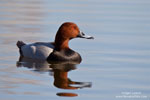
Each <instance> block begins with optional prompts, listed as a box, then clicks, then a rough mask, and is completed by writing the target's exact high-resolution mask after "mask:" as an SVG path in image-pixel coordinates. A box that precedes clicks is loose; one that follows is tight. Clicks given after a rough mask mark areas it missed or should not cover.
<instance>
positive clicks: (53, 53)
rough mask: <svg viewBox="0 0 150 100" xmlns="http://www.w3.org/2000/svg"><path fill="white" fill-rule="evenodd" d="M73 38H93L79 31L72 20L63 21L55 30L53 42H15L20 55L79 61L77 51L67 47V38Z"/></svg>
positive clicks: (48, 59) (42, 58)
mask: <svg viewBox="0 0 150 100" xmlns="http://www.w3.org/2000/svg"><path fill="white" fill-rule="evenodd" d="M73 38H85V39H94V38H93V37H92V36H87V35H85V34H84V33H83V32H81V31H80V30H79V28H78V26H77V25H76V24H75V23H73V22H65V23H63V24H62V25H61V26H60V28H59V29H58V31H57V34H56V37H55V41H54V42H36V43H32V44H26V43H24V42H22V41H18V42H17V44H16V45H17V46H18V48H19V51H20V56H21V57H27V58H31V59H40V60H47V61H78V62H81V56H80V54H79V53H77V52H75V51H73V50H72V49H70V48H69V46H68V43H69V40H71V39H73Z"/></svg>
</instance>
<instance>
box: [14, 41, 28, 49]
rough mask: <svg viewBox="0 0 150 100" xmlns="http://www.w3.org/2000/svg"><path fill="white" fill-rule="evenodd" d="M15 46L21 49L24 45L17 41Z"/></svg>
mask: <svg viewBox="0 0 150 100" xmlns="http://www.w3.org/2000/svg"><path fill="white" fill-rule="evenodd" d="M16 45H17V47H18V48H21V47H22V46H24V45H26V44H25V43H24V42H22V41H18V42H17V43H16Z"/></svg>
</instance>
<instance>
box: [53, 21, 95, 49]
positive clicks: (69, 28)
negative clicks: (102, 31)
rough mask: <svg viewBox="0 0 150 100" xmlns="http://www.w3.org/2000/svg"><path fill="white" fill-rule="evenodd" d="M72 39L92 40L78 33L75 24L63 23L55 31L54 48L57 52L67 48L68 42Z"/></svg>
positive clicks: (80, 32)
mask: <svg viewBox="0 0 150 100" xmlns="http://www.w3.org/2000/svg"><path fill="white" fill-rule="evenodd" d="M73 38H85V39H94V38H93V37H92V36H88V35H85V34H84V33H83V32H82V31H80V30H79V28H78V26H77V25H76V24H75V23H73V22H65V23H63V24H62V25H61V26H60V28H59V29H58V31H57V34H56V37H55V48H57V49H58V50H60V49H65V48H69V46H68V42H69V40H71V39H73Z"/></svg>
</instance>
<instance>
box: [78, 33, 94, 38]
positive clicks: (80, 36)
mask: <svg viewBox="0 0 150 100" xmlns="http://www.w3.org/2000/svg"><path fill="white" fill-rule="evenodd" d="M77 37H78V38H85V39H94V37H92V36H89V35H85V34H84V33H83V32H81V31H80V32H79V34H78V36H77Z"/></svg>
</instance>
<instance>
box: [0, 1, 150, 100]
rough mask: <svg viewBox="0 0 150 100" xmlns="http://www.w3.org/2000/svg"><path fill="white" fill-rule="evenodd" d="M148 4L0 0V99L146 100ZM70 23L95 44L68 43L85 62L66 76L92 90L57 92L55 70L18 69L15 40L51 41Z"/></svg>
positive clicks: (149, 60) (149, 37)
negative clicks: (91, 37) (65, 23)
mask: <svg viewBox="0 0 150 100" xmlns="http://www.w3.org/2000/svg"><path fill="white" fill-rule="evenodd" d="M149 5H150V1H149V0H61V1H56V0H0V48H1V49H0V98H1V99H2V100H20V99H21V100H27V99H28V100H33V99H36V100H41V99H44V100H49V99H53V100H58V99H59V98H60V96H64V95H68V96H69V95H71V93H72V96H74V98H67V99H75V100H83V99H86V100H91V99H94V100H100V99H103V100H110V99H111V100H116V99H131V100H132V97H133V98H134V99H140V100H143V99H144V100H148V99H149V98H150V85H149V84H150V78H149V75H150V67H149V66H150V13H149V11H150V6H149ZM70 21H71V22H74V23H76V24H77V25H78V26H79V28H80V29H81V30H82V31H83V32H84V33H86V34H89V35H91V36H93V37H94V38H95V39H94V40H85V39H74V40H71V41H70V48H72V49H73V50H75V51H77V52H79V53H80V54H81V56H82V58H83V61H82V62H81V64H79V65H76V66H77V67H76V68H75V69H71V70H72V71H69V74H68V77H69V78H71V79H72V80H74V81H79V82H88V84H89V83H90V85H91V86H87V87H88V88H83V89H76V90H68V89H61V88H57V87H55V86H54V85H53V82H54V81H55V79H54V77H53V76H54V71H52V72H51V71H49V70H48V71H43V70H44V69H42V71H41V69H40V71H36V70H37V69H36V68H35V67H33V66H32V67H28V66H27V65H21V67H18V66H17V64H16V63H17V61H18V60H19V51H18V48H17V47H16V45H15V44H16V42H17V41H18V40H22V41H24V42H26V43H31V42H37V41H44V42H48V41H54V38H55V34H56V32H57V30H58V28H59V26H60V25H61V24H62V23H64V22H70ZM44 64H45V63H44ZM37 65H38V64H37ZM71 68H72V67H71ZM38 70H39V69H38ZM86 84H87V83H86ZM65 93H70V94H65ZM129 96H130V97H129ZM61 99H62V100H63V99H64V100H65V99H66V97H63V98H61Z"/></svg>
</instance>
